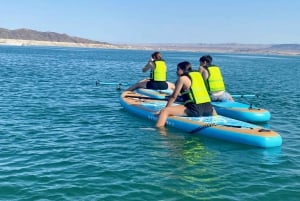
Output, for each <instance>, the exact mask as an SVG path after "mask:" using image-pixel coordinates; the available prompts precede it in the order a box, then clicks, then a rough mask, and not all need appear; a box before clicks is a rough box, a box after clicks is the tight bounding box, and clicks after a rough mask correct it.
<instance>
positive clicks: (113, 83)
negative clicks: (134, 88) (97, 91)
mask: <svg viewBox="0 0 300 201" xmlns="http://www.w3.org/2000/svg"><path fill="white" fill-rule="evenodd" d="M98 85H117V86H128V85H129V84H128V83H120V82H100V81H99V80H97V81H96V86H98Z"/></svg>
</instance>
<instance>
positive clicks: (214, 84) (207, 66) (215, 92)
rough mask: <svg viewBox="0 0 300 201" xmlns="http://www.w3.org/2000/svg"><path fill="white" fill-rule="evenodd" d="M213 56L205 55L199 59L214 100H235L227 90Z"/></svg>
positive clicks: (200, 67) (200, 70) (201, 71)
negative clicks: (213, 61) (214, 63)
mask: <svg viewBox="0 0 300 201" xmlns="http://www.w3.org/2000/svg"><path fill="white" fill-rule="evenodd" d="M212 60H213V59H212V57H211V56H210V55H204V56H202V57H201V58H200V59H199V62H200V66H199V72H200V73H201V74H202V76H203V78H204V80H205V82H206V86H207V89H208V91H209V94H210V98H211V100H212V101H234V100H233V98H232V96H231V95H230V94H229V93H228V92H226V90H225V84H224V81H223V76H222V73H221V70H220V68H219V67H218V66H216V65H213V64H212Z"/></svg>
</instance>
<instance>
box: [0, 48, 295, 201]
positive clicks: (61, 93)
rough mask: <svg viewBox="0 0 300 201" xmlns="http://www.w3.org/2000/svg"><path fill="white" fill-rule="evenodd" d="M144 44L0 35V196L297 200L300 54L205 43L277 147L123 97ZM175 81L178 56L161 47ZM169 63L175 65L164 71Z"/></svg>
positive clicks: (192, 57)
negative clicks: (103, 45)
mask: <svg viewBox="0 0 300 201" xmlns="http://www.w3.org/2000/svg"><path fill="white" fill-rule="evenodd" d="M151 53H152V52H149V51H133V50H96V49H74V48H56V47H52V48H50V47H7V46H0V68H1V73H0V91H1V96H0V111H1V113H0V115H1V116H0V149H1V150H0V199H1V200H298V199H299V197H300V157H299V140H300V137H299V135H300V123H299V120H300V119H299V115H300V112H299V108H300V103H299V102H300V101H299V100H300V94H299V89H300V88H299V84H300V83H299V80H298V79H299V77H300V70H299V69H300V57H285V56H265V55H237V54H212V56H213V57H214V61H215V62H214V63H216V64H219V65H220V66H221V68H222V71H223V75H224V78H225V81H226V86H227V89H228V91H230V92H231V93H232V94H253V93H256V94H261V96H260V97H259V98H247V99H239V100H241V101H243V102H250V103H253V104H255V105H257V106H260V107H263V108H266V109H268V110H270V112H271V114H272V119H271V121H270V122H269V123H268V125H266V126H267V127H270V128H271V129H273V130H275V131H277V132H279V133H280V134H281V135H282V137H283V145H282V147H278V148H272V149H259V148H254V147H249V146H244V145H239V144H233V143H228V142H223V141H219V140H214V139H210V138H205V137H199V136H195V135H190V134H186V133H182V132H181V131H177V130H175V129H170V128H168V129H167V130H166V132H160V131H158V130H156V129H154V122H149V121H147V120H144V119H139V118H138V117H135V116H133V115H131V114H130V113H128V112H127V111H125V110H124V109H122V107H121V106H120V104H119V100H118V98H119V95H120V93H121V92H120V91H117V90H116V89H115V86H104V85H100V86H96V84H95V82H96V80H100V81H105V82H122V83H134V82H136V81H138V80H140V79H143V78H144V77H146V76H147V75H148V74H143V73H142V72H141V68H142V67H143V65H144V64H145V62H146V61H147V59H148V58H149V55H150V54H151ZM162 53H163V56H164V58H165V59H166V61H167V64H168V66H169V72H170V73H169V78H170V80H171V81H174V80H175V78H176V76H175V69H176V64H177V63H179V62H181V61H182V60H188V61H190V62H192V64H193V66H194V67H197V65H198V62H197V61H198V59H199V57H200V56H201V55H203V53H191V52H162ZM173 72H174V73H173Z"/></svg>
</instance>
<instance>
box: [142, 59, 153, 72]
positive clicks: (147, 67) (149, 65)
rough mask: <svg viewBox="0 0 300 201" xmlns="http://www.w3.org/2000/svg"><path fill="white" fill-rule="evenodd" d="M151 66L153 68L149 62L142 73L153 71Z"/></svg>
mask: <svg viewBox="0 0 300 201" xmlns="http://www.w3.org/2000/svg"><path fill="white" fill-rule="evenodd" d="M153 66H154V64H153V62H152V61H149V62H148V63H147V64H146V65H145V66H144V68H143V73H144V72H146V71H148V70H149V69H153Z"/></svg>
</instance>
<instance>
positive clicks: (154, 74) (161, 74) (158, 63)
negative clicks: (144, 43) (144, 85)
mask: <svg viewBox="0 0 300 201" xmlns="http://www.w3.org/2000/svg"><path fill="white" fill-rule="evenodd" d="M154 65H155V67H154V70H152V71H151V73H150V78H151V80H153V81H167V65H166V62H165V61H163V60H155V61H154Z"/></svg>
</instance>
